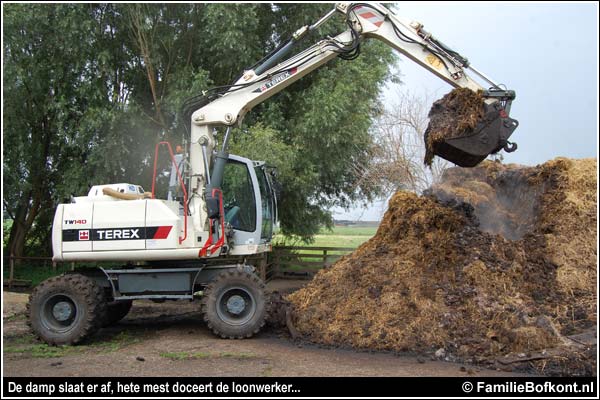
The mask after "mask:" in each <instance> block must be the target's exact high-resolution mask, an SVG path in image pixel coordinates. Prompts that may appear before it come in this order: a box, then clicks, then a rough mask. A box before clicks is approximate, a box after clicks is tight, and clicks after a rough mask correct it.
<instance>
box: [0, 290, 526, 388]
mask: <svg viewBox="0 0 600 400" xmlns="http://www.w3.org/2000/svg"><path fill="white" fill-rule="evenodd" d="M303 283H304V282H302V281H275V282H271V283H270V284H269V290H271V291H273V290H277V291H288V290H290V289H293V288H294V287H299V286H300V285H302V284H303ZM27 298H28V294H25V293H14V292H7V291H5V292H4V313H3V345H2V358H3V373H4V376H60V377H67V376H520V374H517V373H515V372H507V371H502V370H492V369H485V368H482V367H479V366H474V365H468V364H458V363H453V362H447V361H443V359H430V358H423V357H418V356H414V355H410V354H391V353H381V352H380V353H369V352H357V351H354V350H348V349H335V348H325V347H319V346H316V345H311V344H306V343H299V342H296V341H293V340H292V339H291V337H290V336H289V334H288V333H287V332H284V331H282V330H277V329H275V328H272V327H266V329H264V330H263V331H262V332H261V333H260V334H259V335H257V336H256V337H254V338H252V339H247V340H223V339H219V338H217V337H215V336H214V335H212V334H211V333H210V332H209V330H208V329H207V327H206V325H205V324H204V323H203V321H202V319H201V316H200V313H199V305H198V304H197V303H190V302H187V301H171V302H165V303H153V302H151V301H136V302H134V306H133V308H132V310H131V312H130V313H129V315H128V316H127V317H126V318H125V319H124V320H123V321H121V322H120V323H118V324H117V325H115V326H113V327H110V328H105V329H102V330H101V331H99V332H98V334H96V335H95V336H94V337H93V338H92V339H91V340H90V341H88V342H87V343H86V344H84V345H80V346H74V347H50V346H46V345H45V344H41V343H39V342H37V341H36V340H35V339H34V338H33V337H32V336H31V334H30V333H29V331H28V328H27V325H26V323H25V304H26V302H27Z"/></svg>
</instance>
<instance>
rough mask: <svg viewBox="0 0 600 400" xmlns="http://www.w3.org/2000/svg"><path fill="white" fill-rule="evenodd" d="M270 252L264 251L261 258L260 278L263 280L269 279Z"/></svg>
mask: <svg viewBox="0 0 600 400" xmlns="http://www.w3.org/2000/svg"><path fill="white" fill-rule="evenodd" d="M268 254H269V253H267V252H264V253H262V257H261V258H260V267H259V269H260V271H259V272H260V279H262V281H263V282H266V281H267V255H268Z"/></svg>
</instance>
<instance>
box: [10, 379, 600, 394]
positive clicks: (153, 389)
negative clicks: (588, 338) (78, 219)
mask: <svg viewBox="0 0 600 400" xmlns="http://www.w3.org/2000/svg"><path fill="white" fill-rule="evenodd" d="M596 381H597V378H595V377H594V378H591V377H589V378H561V377H557V378H554V377H532V378H521V377H519V378H516V377H505V378H497V377H494V378H492V377H481V378H477V377H469V378H467V379H465V378H464V377H455V378H364V377H348V378H277V377H257V378H203V377H198V378H189V377H186V378H164V377H155V378H147V377H144V378H135V377H131V378H71V377H69V378H6V377H5V378H4V382H3V386H2V388H3V395H4V397H9V398H18V397H38V398H39V397H76V398H81V397H114V396H120V397H458V398H465V397H470V396H474V397H502V396H505V397H525V396H544V397H562V398H564V397H578V398H584V397H590V398H596V395H597V384H596Z"/></svg>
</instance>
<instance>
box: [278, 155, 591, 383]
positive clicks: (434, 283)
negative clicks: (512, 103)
mask: <svg viewBox="0 0 600 400" xmlns="http://www.w3.org/2000/svg"><path fill="white" fill-rule="evenodd" d="M596 218H597V216H596V160H595V159H586V160H569V159H564V158H559V159H555V160H552V161H549V162H547V163H545V164H543V165H540V166H537V167H519V166H515V165H508V166H507V165H502V164H499V163H493V162H485V163H483V164H482V165H481V166H479V167H477V168H473V169H460V168H453V169H449V170H448V171H447V172H446V173H445V175H444V178H443V181H442V183H441V184H439V185H436V186H434V187H432V188H431V189H430V190H429V191H428V192H427V193H426V194H425V195H424V196H417V195H415V194H412V193H408V192H402V191H400V192H398V193H396V194H395V195H394V197H393V198H392V199H391V200H390V203H389V209H388V211H387V212H386V214H385V216H384V219H383V221H382V223H381V225H380V227H379V229H378V231H377V234H376V235H375V236H374V237H373V238H372V239H371V240H369V241H368V242H366V243H365V244H363V245H362V246H360V247H359V248H358V249H357V250H356V251H355V252H354V253H352V254H350V255H348V256H346V257H344V258H342V259H341V260H340V261H338V262H337V263H336V264H335V265H333V266H332V267H330V268H328V269H326V270H322V271H320V272H319V273H318V274H317V275H316V276H315V278H314V280H313V281H312V282H311V283H310V284H309V285H307V286H306V287H305V288H304V289H301V290H299V291H297V292H295V293H293V294H292V295H290V296H289V297H288V300H289V301H290V302H291V315H292V321H293V325H294V327H295V329H296V330H297V331H298V332H299V334H300V335H302V336H303V337H304V338H306V339H307V340H310V341H314V342H318V343H322V344H327V345H335V346H352V347H355V348H362V349H374V350H391V351H413V352H415V351H416V352H424V353H431V354H433V352H435V351H436V350H437V351H438V354H441V353H444V354H447V355H449V356H450V357H451V359H462V360H471V361H475V362H477V361H480V362H483V361H486V360H487V361H490V360H498V359H500V358H501V357H511V356H515V355H519V356H520V357H525V358H527V357H526V356H527V355H529V356H531V354H537V353H536V352H541V353H540V354H545V355H547V354H554V353H548V352H547V350H548V349H551V348H557V346H558V347H560V348H561V349H563V350H564V351H561V353H560V354H561V355H560V357H554V358H552V360H550V361H551V363H550V364H552V362H553V363H554V364H556V366H555V367H556V368H555V373H569V374H585V373H589V372H590V371H594V370H595V369H591V368H595V367H594V365H595V356H594V357H593V358H594V359H593V360H590V359H589V357H590V354H591V353H590V352H589V350H590V349H589V348H588V349H582V348H581V347H572V346H570V345H571V344H573V343H572V342H571V341H569V340H568V339H567V338H566V337H565V336H566V335H572V334H575V333H578V332H582V331H584V330H586V329H589V328H590V327H593V326H595V325H596V309H595V304H596V260H597V258H596V257H597V254H596ZM440 349H443V352H440ZM592 353H595V351H594V352H592ZM548 357H549V356H548ZM548 357H546V356H541V357H537V358H536V357H533V358H534V359H537V360H543V362H544V366H545V367H546V366H547V365H549V364H548V362H549V360H548V359H547V358H548ZM527 359H529V358H527ZM532 363H533V364H535V362H532ZM535 365H536V366H539V365H541V364H539V365H538V364H535ZM540 368H541V367H540ZM548 368H549V367H548ZM557 371H558V372H557ZM546 372H547V373H552V372H550V371H549V370H547V371H546Z"/></svg>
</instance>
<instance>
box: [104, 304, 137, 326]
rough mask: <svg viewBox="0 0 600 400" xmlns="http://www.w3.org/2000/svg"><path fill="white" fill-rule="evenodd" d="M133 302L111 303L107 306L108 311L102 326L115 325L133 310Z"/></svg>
mask: <svg viewBox="0 0 600 400" xmlns="http://www.w3.org/2000/svg"><path fill="white" fill-rule="evenodd" d="M132 304H133V301H131V300H121V301H111V302H108V303H107V304H106V311H105V313H104V318H103V320H102V326H103V327H105V326H110V325H114V324H116V323H117V322H119V321H120V320H122V319H123V318H125V316H126V315H127V314H128V313H129V310H131V305H132Z"/></svg>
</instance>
